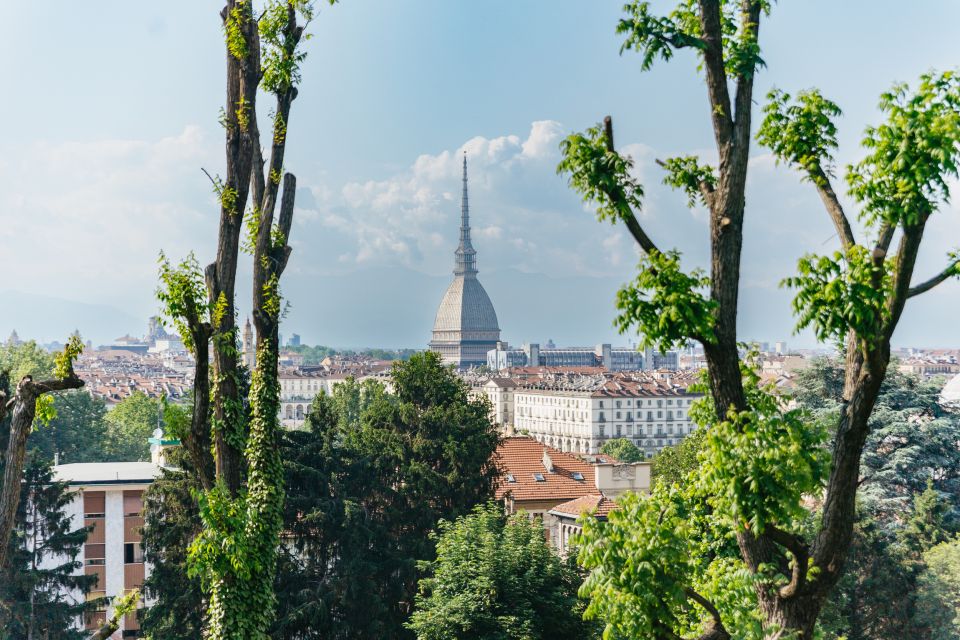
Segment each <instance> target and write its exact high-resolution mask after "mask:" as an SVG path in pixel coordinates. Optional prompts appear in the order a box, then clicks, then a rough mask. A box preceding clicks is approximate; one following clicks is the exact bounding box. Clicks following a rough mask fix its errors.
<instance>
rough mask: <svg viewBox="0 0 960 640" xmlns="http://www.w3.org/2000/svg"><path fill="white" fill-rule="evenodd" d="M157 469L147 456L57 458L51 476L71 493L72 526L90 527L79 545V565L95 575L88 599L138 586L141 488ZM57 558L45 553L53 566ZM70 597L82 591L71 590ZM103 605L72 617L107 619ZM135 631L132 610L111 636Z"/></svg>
mask: <svg viewBox="0 0 960 640" xmlns="http://www.w3.org/2000/svg"><path fill="white" fill-rule="evenodd" d="M159 473H160V466H159V465H158V464H154V463H152V462H103V463H83V464H62V465H58V466H56V467H54V477H55V478H56V479H57V480H60V481H64V482H67V483H68V485H69V491H71V492H72V493H73V495H74V499H73V501H72V502H70V504H69V505H67V507H66V513H67V516H68V517H69V518H70V523H71V527H72V528H74V529H79V528H80V527H84V526H87V527H92V530H91V532H90V534H89V536H88V537H87V541H86V543H85V544H84V546H83V553H82V555H81V556H80V559H81V560H82V562H83V567H82V569H80V571H82V572H83V573H84V574H86V575H96V576H97V583H96V585H95V586H94V587H93V589H92V590H91V592H90V593H89V594H87V596H86V597H87V599H88V600H92V599H98V598H107V599H110V600H112V599H113V598H114V597H116V596H117V595H120V594H123V593H126V592H128V591H131V590H133V589H139V588H140V587H142V586H143V581H144V579H145V578H146V576H147V575H149V572H150V568H149V566H147V565H146V564H145V563H144V559H143V546H142V544H141V540H142V534H141V529H142V528H143V492H144V491H145V490H146V489H147V487H149V486H150V484H151V483H152V482H153V481H154V479H155V478H156V477H157V476H158V475H159ZM60 561H62V560H60V559H58V558H47V559H45V563H49V565H50V566H51V567H52V566H54V565H55V564H57V563H59V562H60ZM70 595H71V596H72V597H73V598H74V599H75V601H79V599H80V598H82V597H83V596H82V595H81V594H80V593H79V592H74V593H73V594H70ZM106 614H107V612H106V610H101V611H96V612H94V613H92V614H89V615H88V616H87V617H86V619H85V620H83V621H80V620H78V621H77V625H78V628H79V627H81V626H82V627H83V628H85V629H87V630H94V629H98V628H100V626H101V625H103V623H104V622H105V621H106ZM138 637H140V627H139V625H138V624H137V617H136V615H135V614H130V615H127V616H125V617H124V619H123V622H122V623H121V626H120V629H119V630H118V631H117V632H116V633H115V634H114V635H113V636H111V640H117V639H120V638H138Z"/></svg>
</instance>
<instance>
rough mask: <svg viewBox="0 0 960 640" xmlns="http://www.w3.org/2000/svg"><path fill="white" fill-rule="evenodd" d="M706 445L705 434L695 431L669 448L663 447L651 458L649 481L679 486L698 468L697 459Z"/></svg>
mask: <svg viewBox="0 0 960 640" xmlns="http://www.w3.org/2000/svg"><path fill="white" fill-rule="evenodd" d="M705 443H706V432H705V431H704V430H703V429H697V430H696V431H694V432H693V433H691V434H689V435H688V436H687V437H686V438H684V439H683V440H681V441H680V442H679V443H678V444H675V445H673V446H671V447H664V448H663V449H662V450H661V451H660V453H658V454H657V455H655V456H654V457H653V468H652V469H651V470H650V475H651V476H652V477H651V481H653V482H663V483H666V484H681V483H683V482H685V481H686V478H687V476H689V475H690V473H691V472H692V471H695V470H696V469H697V467H699V466H700V463H699V462H698V457H699V455H700V452H701V451H703V448H704V445H705Z"/></svg>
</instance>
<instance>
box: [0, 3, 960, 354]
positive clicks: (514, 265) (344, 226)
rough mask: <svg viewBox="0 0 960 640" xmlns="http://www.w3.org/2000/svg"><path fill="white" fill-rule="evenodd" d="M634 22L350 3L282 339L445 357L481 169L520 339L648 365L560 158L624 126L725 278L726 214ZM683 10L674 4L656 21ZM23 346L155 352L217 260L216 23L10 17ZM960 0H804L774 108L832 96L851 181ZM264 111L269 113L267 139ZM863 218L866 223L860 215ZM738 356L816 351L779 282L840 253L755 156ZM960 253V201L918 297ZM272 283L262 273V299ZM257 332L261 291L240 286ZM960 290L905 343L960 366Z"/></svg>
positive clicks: (484, 232) (780, 62)
mask: <svg viewBox="0 0 960 640" xmlns="http://www.w3.org/2000/svg"><path fill="white" fill-rule="evenodd" d="M622 4H623V0H613V1H608V0H589V1H588V0H579V1H574V0H524V1H523V2H517V1H515V0H486V1H483V2H481V1H479V0H471V1H467V0H404V1H400V0H343V2H341V3H340V4H337V5H335V6H332V7H329V6H327V4H326V3H325V2H324V3H322V6H321V3H318V6H321V10H320V11H319V13H318V15H317V18H316V20H315V21H314V23H313V24H311V25H310V31H311V32H312V33H313V38H312V39H311V40H310V41H309V42H308V43H307V48H306V50H307V53H308V58H307V61H306V62H305V64H304V67H303V84H302V86H301V89H300V96H299V98H298V99H297V100H296V102H295V103H294V106H293V113H292V116H291V120H290V123H289V138H288V145H287V165H286V169H287V170H288V171H291V172H293V173H295V174H296V175H297V178H298V185H299V189H298V193H297V209H296V214H295V223H294V228H293V232H292V234H291V235H292V237H291V245H292V246H293V249H294V253H293V256H292V258H291V262H290V265H289V267H288V269H287V272H286V273H285V275H284V281H283V284H282V286H283V291H284V294H285V296H286V298H287V300H288V302H289V303H290V308H289V312H288V315H287V316H286V318H285V320H284V324H283V329H282V331H283V333H285V334H286V335H290V334H291V333H294V332H296V333H298V334H300V335H301V337H302V339H303V341H305V342H308V343H319V344H326V345H332V346H339V347H363V346H386V347H401V346H403V347H423V346H425V344H426V342H427V341H428V340H429V335H430V328H431V326H432V323H433V316H434V314H435V312H436V307H437V305H438V304H439V301H440V299H441V297H442V295H443V291H444V289H445V287H446V285H447V284H448V282H449V280H450V278H451V277H452V276H451V271H452V268H453V251H454V249H455V246H456V238H457V232H458V230H457V225H458V221H459V188H460V182H459V171H460V166H459V163H460V158H461V156H462V153H463V152H464V151H466V153H467V156H468V158H469V163H470V196H471V217H472V222H473V225H474V245H475V247H476V249H477V251H478V267H479V269H480V279H481V282H483V283H484V285H485V287H486V289H487V291H488V293H489V295H490V297H491V299H492V301H493V303H494V305H495V307H496V309H497V313H498V317H499V320H500V326H501V329H502V332H503V337H504V339H506V340H509V341H510V342H512V343H518V344H519V343H522V342H528V341H531V342H545V341H546V340H547V339H550V338H552V339H553V340H554V341H555V342H557V343H558V344H563V345H592V344H597V343H600V342H613V343H615V344H621V345H623V344H632V343H633V342H634V341H635V340H636V337H635V336H630V335H624V336H620V335H617V333H616V331H615V329H614V328H613V324H612V320H613V317H614V315H615V308H614V299H615V294H616V290H617V289H618V287H619V286H621V285H622V284H623V283H624V282H627V281H629V280H630V279H631V278H632V276H633V275H634V274H635V267H636V260H637V254H636V250H635V248H634V247H633V244H632V241H631V240H630V238H629V236H628V234H627V233H626V231H625V230H624V229H623V228H622V227H615V226H611V225H609V224H606V223H603V224H601V223H599V222H597V221H596V219H595V217H594V216H593V213H592V211H591V210H590V209H589V208H588V207H585V206H584V204H583V203H581V202H580V200H579V198H578V196H577V195H576V194H574V193H573V192H572V191H571V190H570V189H569V187H568V186H567V185H566V182H565V179H564V178H563V177H562V176H558V175H556V165H557V162H558V160H559V151H558V145H559V142H560V140H561V139H562V138H563V137H564V136H566V135H568V134H569V133H571V132H573V131H579V130H583V129H584V128H586V127H588V126H590V125H592V124H594V123H595V122H597V121H599V120H600V119H601V118H602V117H603V116H604V115H607V114H610V115H612V116H613V119H614V123H615V127H616V138H617V144H618V147H620V149H621V150H622V151H624V152H626V153H629V154H630V155H631V156H632V157H633V158H634V161H635V163H636V172H637V175H638V177H639V178H640V179H641V180H642V182H643V183H644V185H645V187H646V193H647V195H646V201H645V203H644V210H643V212H642V213H641V219H642V222H643V224H644V225H645V227H647V229H648V231H649V233H650V234H651V236H652V237H653V238H654V240H655V241H656V242H657V243H658V244H659V245H660V246H662V247H667V246H673V247H676V248H678V249H680V250H681V251H682V252H683V254H684V264H685V265H689V266H691V267H693V266H704V265H705V264H706V259H707V255H708V244H707V226H706V218H705V214H704V211H703V210H700V209H694V210H693V211H690V210H688V209H687V207H686V206H685V198H684V197H683V196H682V195H680V194H676V193H673V192H671V191H669V190H668V189H667V187H665V186H663V185H662V184H661V180H662V173H661V172H660V171H659V170H658V168H657V166H656V164H655V160H656V159H658V158H664V157H669V156H674V155H682V154H690V153H698V154H701V155H702V156H703V157H704V158H706V159H708V160H709V159H710V158H711V156H712V155H714V154H715V152H714V151H712V133H711V131H710V128H709V115H708V110H707V109H708V107H707V100H706V92H705V88H704V86H703V82H702V78H701V76H700V75H699V74H698V72H697V69H696V61H695V59H694V58H693V57H692V56H690V55H686V54H681V55H678V56H676V57H675V58H674V59H673V60H672V61H670V62H669V63H662V62H660V63H658V64H657V65H656V66H655V67H654V69H653V70H651V71H649V72H642V71H641V69H640V60H639V58H638V56H637V55H636V54H633V53H631V52H626V53H625V54H624V55H622V56H621V55H620V53H619V48H620V44H621V39H620V37H619V36H617V35H616V33H615V27H616V24H617V20H618V18H619V17H620V15H621V5H622ZM653 4H654V5H655V6H656V7H659V8H666V9H669V6H670V3H665V2H654V3H653ZM0 6H2V7H3V14H4V15H5V16H6V18H7V19H6V20H5V21H4V24H5V28H4V31H5V32H4V34H3V37H2V38H0V65H2V77H3V78H4V80H5V85H6V91H5V92H4V93H5V95H4V98H3V99H2V100H0V123H3V135H2V136H0V273H3V274H4V275H5V278H4V280H3V281H2V282H0V336H5V335H6V334H7V333H9V331H10V330H12V329H16V330H17V331H18V332H19V334H20V335H21V336H22V337H34V338H37V339H40V340H41V341H49V340H55V339H61V340H62V339H63V337H65V336H66V334H67V332H69V331H71V330H73V329H74V328H79V329H80V331H81V332H82V333H83V335H84V336H86V337H89V338H90V339H92V340H93V341H94V342H95V343H98V344H99V343H107V342H109V341H110V340H112V339H113V338H115V337H117V336H119V335H121V334H123V333H128V332H129V333H132V334H135V335H137V334H142V333H143V331H144V329H145V327H146V318H147V317H148V316H150V315H153V314H155V313H156V312H157V310H158V305H157V302H156V299H155V290H156V282H157V258H158V255H159V253H160V251H161V250H162V251H164V252H165V253H166V254H167V255H168V256H170V257H172V258H179V257H182V256H184V255H186V254H187V253H188V252H189V251H195V252H196V254H197V256H198V257H199V258H200V260H201V261H202V262H203V263H204V264H206V262H208V261H209V260H210V259H211V257H212V255H213V252H214V248H215V233H216V223H217V216H218V209H217V205H216V201H215V198H214V196H213V194H212V193H211V189H210V183H209V181H208V180H207V178H206V177H205V176H204V174H203V172H202V171H201V169H206V170H208V171H209V172H210V173H212V174H216V173H222V170H223V169H222V167H223V165H224V158H223V134H222V130H221V129H220V128H219V125H218V124H217V114H218V112H219V110H220V108H221V106H222V101H223V95H224V57H225V54H224V51H223V41H222V36H221V31H220V22H219V15H218V13H219V9H220V4H218V3H214V2H204V1H197V0H168V1H167V2H163V3H145V2H133V3H132V2H123V1H121V0H93V1H92V2H86V3H74V2H56V3H53V2H47V3H37V2H12V1H11V0H0ZM957 24H960V3H956V2H954V1H952V0H923V1H921V2H915V3H909V4H904V3H902V2H894V1H892V0H844V1H843V2H837V1H836V0H805V1H803V2H801V1H799V0H782V1H781V2H778V3H776V4H775V6H774V10H773V14H772V16H771V17H770V18H769V19H768V20H766V21H765V22H764V23H763V24H762V26H761V33H760V38H761V45H762V47H763V57H764V59H765V61H766V67H765V68H764V69H763V70H762V71H761V72H760V74H759V76H758V79H757V89H756V93H755V96H756V101H757V105H758V106H757V108H756V111H755V117H754V120H755V122H756V121H759V105H760V104H761V103H762V101H763V96H764V95H765V94H766V92H767V91H768V90H769V89H770V88H772V87H779V88H782V89H784V90H787V91H791V92H792V91H797V90H800V89H805V88H810V87H814V86H816V87H819V88H820V89H821V90H822V91H823V92H824V94H825V95H826V96H828V97H830V98H831V99H833V100H834V101H835V102H837V103H838V104H839V105H840V106H841V108H842V109H843V111H844V115H843V117H842V118H841V119H840V121H839V123H838V125H839V128H840V135H839V139H840V150H839V152H838V153H837V164H838V166H839V167H841V168H842V167H843V166H845V165H846V164H847V163H850V162H855V161H856V160H857V159H858V158H859V157H860V156H861V153H862V151H861V148H860V146H859V140H860V138H861V135H862V132H863V129H864V127H865V126H867V125H868V124H872V123H876V122H878V118H879V114H878V112H877V110H876V102H877V97H878V96H879V94H880V93H881V92H882V91H884V90H885V89H887V88H889V86H890V85H891V84H892V83H893V82H895V81H907V82H910V81H915V80H916V78H917V77H918V75H920V74H921V73H923V72H925V71H928V70H930V69H949V68H956V67H957V66H958V64H960V42H958V40H957V38H956V28H957V27H956V26H957ZM268 104H269V101H268V100H266V99H262V100H261V102H260V108H261V111H262V117H266V113H267V110H268ZM850 206H851V207H852V206H853V205H852V203H850ZM745 238H746V240H745V242H746V246H745V250H744V268H743V295H742V300H741V307H740V316H739V323H740V334H741V335H742V336H744V337H749V338H752V339H758V340H769V341H773V340H787V342H788V344H791V345H794V346H803V347H811V346H814V340H813V338H812V336H811V335H809V334H807V333H801V334H798V335H794V334H793V326H794V319H793V317H792V315H791V311H790V293H789V292H788V291H785V290H783V289H781V288H780V287H779V282H780V281H781V280H782V279H783V278H784V277H786V276H788V275H790V273H791V272H792V271H793V270H794V268H795V265H796V260H797V258H799V257H800V256H801V255H803V254H805V253H808V252H818V253H823V252H829V251H833V250H835V249H836V248H837V247H838V242H837V239H836V237H835V235H834V233H833V229H832V227H831V225H830V223H829V220H828V219H827V217H826V214H825V213H824V211H823V209H822V206H821V205H820V203H819V199H818V198H817V196H816V193H815V192H814V191H813V189H812V188H811V187H810V185H809V184H805V183H802V182H801V181H800V180H799V176H798V175H797V174H796V173H795V172H793V171H791V170H789V169H787V168H784V167H782V166H779V167H778V166H776V163H774V162H773V160H772V158H771V157H770V155H769V154H768V153H767V151H766V150H765V149H763V148H761V147H759V146H757V145H755V146H754V148H753V149H752V160H751V170H750V177H749V182H748V191H747V218H746V231H745ZM957 246H960V205H958V204H957V203H956V202H955V203H952V204H950V205H947V206H945V207H944V208H943V209H942V211H941V212H940V213H938V215H937V216H936V218H935V219H934V220H933V222H932V223H931V227H930V230H929V233H928V237H927V239H926V240H925V244H924V246H923V248H922V251H921V257H920V262H919V265H918V273H919V274H920V275H919V276H918V277H924V278H925V277H927V276H929V275H932V274H933V273H935V272H936V271H938V270H939V269H940V268H942V265H943V263H944V260H945V255H946V252H947V251H948V250H949V249H951V248H955V247H957ZM245 274H249V266H248V265H244V266H243V267H241V278H243V276H244V275H245ZM239 291H240V297H239V299H238V307H239V309H240V312H241V314H244V313H246V310H247V309H248V308H249V304H248V302H247V301H248V300H249V284H248V281H247V280H246V279H243V280H242V282H241V286H240V288H239ZM958 314H960V284H958V283H955V282H951V283H946V284H944V285H941V287H939V288H938V289H936V290H934V292H932V293H930V294H927V296H925V297H924V298H921V299H918V300H916V301H913V302H911V303H910V305H909V307H908V310H907V313H906V314H905V317H904V319H903V321H902V322H901V326H900V328H899V329H898V332H897V334H896V335H895V337H894V341H895V343H896V344H897V345H900V346H954V347H956V346H960V335H958V331H957V326H958V324H957V322H956V320H955V318H956V317H957V316H958Z"/></svg>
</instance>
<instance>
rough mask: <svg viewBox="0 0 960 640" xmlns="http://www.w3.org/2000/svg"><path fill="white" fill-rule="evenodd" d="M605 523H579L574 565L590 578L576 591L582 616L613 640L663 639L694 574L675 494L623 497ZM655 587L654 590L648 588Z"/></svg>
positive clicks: (657, 490) (676, 622)
mask: <svg viewBox="0 0 960 640" xmlns="http://www.w3.org/2000/svg"><path fill="white" fill-rule="evenodd" d="M618 504H619V508H618V509H616V510H614V511H612V512H611V513H610V515H609V516H608V519H607V521H602V520H597V519H596V518H593V517H590V516H587V517H583V518H582V519H581V524H582V525H583V533H582V535H581V537H580V538H579V540H578V544H579V545H580V554H579V561H580V564H582V565H583V567H584V568H586V569H588V570H589V571H590V572H591V573H590V575H589V576H588V577H587V580H586V582H584V584H583V586H582V587H581V588H580V595H581V596H582V597H588V598H590V604H589V605H588V606H587V611H586V616H587V617H588V618H590V619H598V620H603V621H605V622H606V623H607V630H606V631H605V635H606V634H612V637H614V638H621V637H622V638H666V637H671V636H672V634H675V633H676V632H677V630H678V628H679V626H680V617H681V615H682V609H683V608H684V607H686V606H687V595H686V593H685V592H684V589H685V587H686V586H687V585H689V584H690V583H691V578H692V573H693V568H692V566H691V563H690V550H689V547H688V544H687V533H688V530H689V523H688V522H687V519H686V517H685V516H686V508H685V505H684V503H683V500H682V499H681V498H680V496H679V490H678V489H676V488H670V487H664V486H661V485H657V486H656V487H654V490H653V493H652V495H651V496H650V497H649V498H643V497H641V496H639V495H636V494H627V495H625V496H624V497H623V498H621V499H620V500H619V501H618ZM652 585H656V588H651V586H652Z"/></svg>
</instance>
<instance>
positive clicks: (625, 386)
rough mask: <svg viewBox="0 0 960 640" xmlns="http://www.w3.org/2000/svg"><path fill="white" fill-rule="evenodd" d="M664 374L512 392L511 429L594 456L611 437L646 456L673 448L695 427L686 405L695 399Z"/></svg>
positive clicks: (556, 382) (560, 382) (539, 384)
mask: <svg viewBox="0 0 960 640" xmlns="http://www.w3.org/2000/svg"><path fill="white" fill-rule="evenodd" d="M678 377H679V376H676V375H674V376H670V375H663V374H639V373H638V374H623V373H621V374H616V375H596V376H584V375H579V376H578V375H566V376H557V377H556V378H555V379H553V380H540V381H536V382H534V383H532V384H530V383H529V382H528V383H526V384H523V385H522V386H520V387H518V388H517V389H515V390H514V394H513V395H514V428H515V429H516V431H517V432H518V433H528V434H529V435H530V436H532V437H533V438H536V439H537V440H538V441H540V442H542V443H544V444H547V445H549V446H551V447H554V448H556V449H559V450H561V451H567V452H573V453H581V454H596V453H599V451H600V447H602V446H603V444H604V443H605V442H606V441H607V440H610V439H612V438H627V439H629V440H631V441H632V442H633V443H634V444H636V445H637V447H639V448H640V449H642V450H643V451H644V452H645V453H646V455H647V457H653V455H654V454H655V453H656V452H658V451H660V450H661V449H662V448H663V447H665V446H669V445H674V444H678V443H679V442H680V441H681V440H682V439H683V438H684V437H686V436H687V435H688V434H689V433H692V432H693V430H694V429H695V428H696V425H695V424H694V423H693V422H691V421H690V405H691V404H692V403H693V401H694V400H696V399H697V398H698V397H699V396H698V395H697V394H693V393H689V392H688V391H687V389H686V387H687V381H686V379H683V384H677V383H676V382H675V380H677V378H678Z"/></svg>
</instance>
